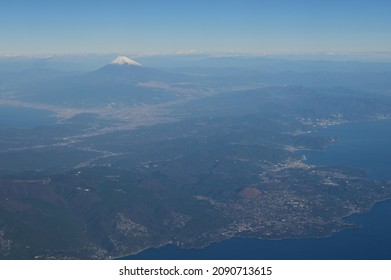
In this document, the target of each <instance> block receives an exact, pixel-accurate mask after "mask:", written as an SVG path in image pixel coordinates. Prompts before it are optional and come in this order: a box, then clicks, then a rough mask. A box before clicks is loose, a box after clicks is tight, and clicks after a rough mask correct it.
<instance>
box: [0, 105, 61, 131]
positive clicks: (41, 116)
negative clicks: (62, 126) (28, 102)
mask: <svg viewBox="0 0 391 280" xmlns="http://www.w3.org/2000/svg"><path fill="white" fill-rule="evenodd" d="M55 122H56V118H55V117H53V116H52V112H50V111H46V110H40V109H33V108H24V107H15V106H8V105H0V128H27V127H34V126H41V125H50V124H53V123H55Z"/></svg>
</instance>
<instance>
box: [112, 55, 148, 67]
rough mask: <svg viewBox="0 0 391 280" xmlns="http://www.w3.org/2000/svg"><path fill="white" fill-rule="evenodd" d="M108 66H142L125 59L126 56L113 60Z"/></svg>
mask: <svg viewBox="0 0 391 280" xmlns="http://www.w3.org/2000/svg"><path fill="white" fill-rule="evenodd" d="M110 64H117V65H133V66H142V65H141V64H140V63H138V62H136V61H134V60H132V59H130V58H128V57H126V56H119V57H117V58H116V59H114V60H113V61H112V62H111V63H110Z"/></svg>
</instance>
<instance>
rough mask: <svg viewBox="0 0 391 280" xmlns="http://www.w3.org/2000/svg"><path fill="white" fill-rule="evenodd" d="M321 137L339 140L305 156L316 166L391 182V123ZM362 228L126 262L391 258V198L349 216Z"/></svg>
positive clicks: (154, 253)
mask: <svg viewBox="0 0 391 280" xmlns="http://www.w3.org/2000/svg"><path fill="white" fill-rule="evenodd" d="M316 134H318V135H326V136H333V137H335V139H336V142H335V143H334V144H333V145H331V146H330V147H328V148H327V149H326V150H325V151H319V152H313V151H311V152H307V151H306V152H304V154H305V155H306V156H307V158H308V162H309V163H312V164H316V165H326V166H327V165H329V166H330V165H332V166H347V167H353V168H358V169H361V170H362V171H364V172H365V173H366V174H367V176H368V177H369V178H372V179H375V178H376V179H385V180H389V179H391V120H383V121H372V122H364V123H353V124H344V125H340V126H335V127H331V128H327V129H322V130H320V131H318V132H316ZM347 219H348V220H349V221H352V222H355V223H357V224H360V225H361V228H359V229H350V230H345V231H342V232H339V233H336V234H334V235H332V236H331V237H327V238H308V239H289V240H260V239H240V238H233V239H230V240H226V241H222V242H219V243H214V244H211V245H209V246H208V247H205V248H203V249H180V248H178V247H175V246H172V245H168V246H164V247H161V248H158V249H148V250H145V251H143V252H141V253H139V254H137V255H133V256H128V257H126V258H125V259H139V260H151V259H157V260H161V259H185V260H186V259H187V260H194V259H206V260H208V259H212V260H213V259H223V260H224V259H243V260H253V259H276V260H279V259H297V260H306V259H315V260H325V259H326V260H327V259H336V260H343V259H348V260H349V259H351V260H355V259H363V260H371V259H375V260H380V259H388V260H390V259H391V200H387V201H383V202H379V203H377V204H376V205H375V206H374V207H373V208H372V209H371V211H369V212H368V213H364V214H356V215H352V216H350V217H348V218H347Z"/></svg>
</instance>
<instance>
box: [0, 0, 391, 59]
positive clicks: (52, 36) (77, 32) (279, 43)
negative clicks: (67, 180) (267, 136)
mask: <svg viewBox="0 0 391 280" xmlns="http://www.w3.org/2000/svg"><path fill="white" fill-rule="evenodd" d="M390 15H391V1H389V0H383V1H380V0H367V1H362V0H354V1H353V0H339V1H337V0H286V1H283V0H224V1H223V0H215V1H213V0H206V1H204V0H197V1H193V0H190V1H186V0H181V1H178V0H159V1H153V0H128V1H123V0H122V1H121V0H118V1H116V0H111V1H100V0H95V1H82V0H79V1H74V0H68V1H55V0H52V1H43V0H35V1H32V0H29V1H19V0H1V1H0V40H1V42H0V54H56V53H68V54H72V53H110V52H116V53H135V54H137V53H140V54H168V53H175V52H177V51H183V52H187V51H196V52H207V53H249V54H260V53H312V52H379V51H386V52H388V51H391V16H390Z"/></svg>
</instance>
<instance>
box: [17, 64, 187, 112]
mask: <svg viewBox="0 0 391 280" xmlns="http://www.w3.org/2000/svg"><path fill="white" fill-rule="evenodd" d="M35 76H36V75H35ZM36 80H38V82H35V83H31V84H30V83H29V84H27V85H25V86H24V87H22V88H19V89H18V91H19V95H20V96H21V97H22V98H23V99H25V100H28V101H34V102H42V103H49V104H56V105H67V106H76V107H80V106H82V107H90V106H93V107H96V106H106V105H108V104H112V103H116V104H123V105H135V104H140V103H143V104H144V103H146V104H150V103H159V102H165V101H170V100H173V99H175V98H177V96H178V93H177V92H172V91H169V90H167V88H169V86H168V84H171V83H176V82H183V81H186V80H194V78H193V77H191V76H185V75H180V74H175V73H169V72H165V71H160V70H157V69H153V68H149V67H144V66H142V65H141V64H140V63H138V62H136V61H134V60H131V59H129V58H127V57H124V56H120V57H117V58H116V59H114V60H113V61H112V62H111V63H109V64H106V65H104V66H103V67H101V68H99V69H98V70H95V71H92V72H88V73H85V74H77V75H68V76H66V77H62V76H60V77H59V76H58V75H57V76H54V77H53V79H45V80H43V81H40V80H39V79H36ZM148 82H153V83H157V82H158V83H160V85H161V84H163V85H166V84H167V86H166V87H164V86H160V87H154V86H145V83H148Z"/></svg>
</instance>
